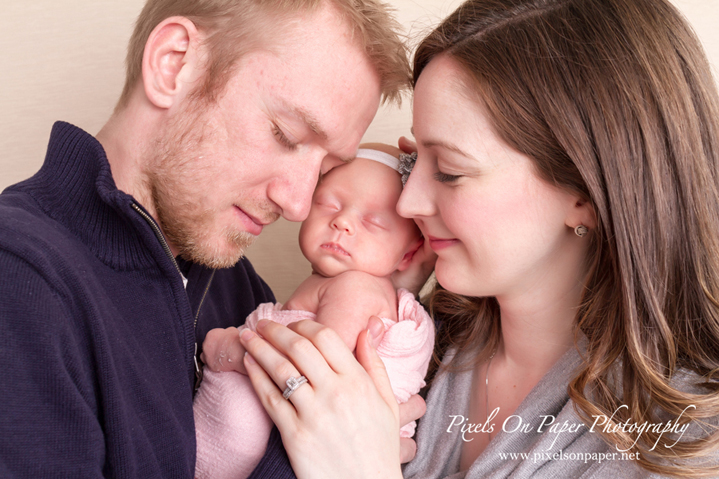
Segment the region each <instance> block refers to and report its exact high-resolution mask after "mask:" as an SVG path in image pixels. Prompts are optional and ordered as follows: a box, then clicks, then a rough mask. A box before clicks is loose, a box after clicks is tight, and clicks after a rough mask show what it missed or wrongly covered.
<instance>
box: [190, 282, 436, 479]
mask: <svg viewBox="0 0 719 479" xmlns="http://www.w3.org/2000/svg"><path fill="white" fill-rule="evenodd" d="M397 300H398V301H397V302H398V311H397V313H398V315H397V316H398V318H399V320H398V321H397V322H394V321H392V320H391V319H386V318H381V319H382V321H383V322H384V325H385V328H386V331H385V334H384V336H383V337H382V341H381V343H380V344H379V346H378V347H377V353H378V354H379V356H380V357H381V358H382V361H383V362H384V365H385V367H386V369H387V375H388V376H389V380H390V383H391V384H392V390H393V391H394V395H395V398H396V399H397V402H398V403H403V402H405V401H407V400H408V399H409V397H410V396H412V395H413V394H416V393H417V392H418V391H419V390H420V389H421V388H422V387H423V386H424V384H425V383H424V376H425V374H426V373H427V367H428V366H429V360H430V358H431V357H432V349H433V347H434V324H433V323H432V320H431V318H430V317H429V315H428V314H427V312H426V311H425V310H424V308H423V307H422V305H421V304H419V303H418V302H417V301H416V300H415V299H414V296H413V295H412V293H410V292H409V291H407V290H406V289H399V290H398V291H397ZM315 317H316V315H315V314H314V313H310V312H308V311H297V310H287V311H282V304H280V303H277V304H273V303H264V304H261V305H260V306H259V307H258V308H257V309H256V310H255V311H254V312H253V313H252V314H250V315H249V316H248V317H247V320H246V322H245V325H244V326H243V327H242V328H245V327H248V328H250V329H252V330H254V329H255V326H256V325H257V322H258V321H259V320H260V319H270V320H272V321H276V322H278V323H280V324H284V325H288V324H290V323H294V322H296V321H301V320H303V319H311V320H314V319H315ZM242 328H240V330H242ZM193 407H194V413H195V429H196V435H197V465H196V468H195V477H197V478H199V479H204V478H214V479H222V478H246V477H247V476H249V475H250V473H251V472H252V470H253V469H254V468H255V466H256V465H257V463H259V461H260V459H261V458H262V456H263V455H264V452H265V447H266V445H267V440H268V439H269V435H270V430H271V429H272V421H271V420H270V418H269V416H267V413H266V412H265V410H264V408H263V407H262V404H261V403H260V401H259V399H258V398H257V396H256V395H255V393H254V389H253V388H252V384H251V383H250V379H249V378H248V377H247V376H245V375H242V374H239V373H234V372H229V373H215V372H212V371H210V370H208V369H207V368H205V370H204V379H203V381H202V386H201V387H200V390H199V391H198V392H197V395H196V396H195V402H194V406H193ZM414 429H415V423H414V422H412V423H411V424H407V425H406V426H404V427H403V428H402V429H401V430H400V435H401V436H402V437H412V435H413V434H414Z"/></svg>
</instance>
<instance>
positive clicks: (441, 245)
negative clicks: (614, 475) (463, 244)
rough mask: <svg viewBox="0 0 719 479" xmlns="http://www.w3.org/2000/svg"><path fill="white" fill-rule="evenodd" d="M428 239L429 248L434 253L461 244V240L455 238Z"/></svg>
mask: <svg viewBox="0 0 719 479" xmlns="http://www.w3.org/2000/svg"><path fill="white" fill-rule="evenodd" d="M427 239H429V247H430V248H432V250H433V251H434V252H437V251H439V250H441V249H445V248H449V247H450V246H452V245H455V244H457V243H459V240H458V239H455V238H435V237H434V236H428V237H427Z"/></svg>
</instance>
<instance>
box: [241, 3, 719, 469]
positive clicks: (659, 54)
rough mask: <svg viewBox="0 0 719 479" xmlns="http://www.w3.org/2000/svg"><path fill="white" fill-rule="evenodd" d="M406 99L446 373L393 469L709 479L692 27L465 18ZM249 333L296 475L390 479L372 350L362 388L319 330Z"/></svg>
mask: <svg viewBox="0 0 719 479" xmlns="http://www.w3.org/2000/svg"><path fill="white" fill-rule="evenodd" d="M414 80H415V97H414V134H415V137H416V140H417V145H418V159H417V163H416V165H415V168H414V170H413V172H412V174H411V175H410V178H409V181H408V182H407V185H406V189H405V191H404V192H403V195H402V198H401V199H400V204H399V205H398V211H399V212H400V214H402V215H403V216H406V217H411V218H414V219H415V221H416V222H417V224H418V225H419V227H420V229H421V230H422V232H423V234H424V235H425V237H426V238H427V239H428V241H429V245H430V246H431V247H432V249H434V250H435V252H436V253H437V255H438V260H437V263H436V270H435V271H436V275H437V279H438V282H439V285H440V286H439V287H438V288H437V291H435V293H434V295H433V298H432V309H433V312H434V313H435V315H436V317H437V319H439V320H440V321H441V323H440V330H439V336H438V345H437V346H438V354H439V357H441V358H443V360H442V364H441V366H440V367H439V369H438V372H437V374H436V376H435V378H434V381H433V384H432V386H431V388H430V392H429V396H428V398H427V410H428V412H427V415H426V416H425V418H423V420H422V421H420V426H419V430H418V436H417V447H418V450H417V457H416V459H415V460H414V461H413V462H411V463H410V464H409V465H408V466H406V468H405V470H404V474H405V475H406V476H408V477H418V478H419V477H421V478H425V477H449V476H451V477H465V475H466V477H472V478H474V477H477V478H479V477H530V476H531V477H579V476H581V477H592V478H594V477H612V478H613V477H650V475H651V474H653V473H655V474H658V475H660V476H665V475H675V476H680V477H701V476H704V477H716V476H717V474H719V471H718V470H717V469H716V467H717V464H718V463H717V455H716V452H714V449H716V447H717V445H718V443H719V434H717V432H716V427H714V426H713V424H714V425H715V424H716V419H715V418H716V417H717V416H719V395H717V390H718V389H719V382H718V381H717V380H718V378H719V302H718V301H719V233H718V232H719V192H718V191H717V185H718V184H719V183H718V181H719V178H718V176H719V136H718V133H719V124H718V123H717V118H719V107H718V102H717V92H716V87H715V85H714V82H713V79H712V77H711V74H710V71H709V67H708V64H707V61H706V59H705V56H704V54H703V52H702V49H701V47H700V45H699V43H698V41H697V40H696V38H695V37H694V35H693V33H692V32H691V30H690V28H689V27H688V26H687V24H686V23H685V21H684V20H683V19H682V18H681V16H680V15H679V14H678V13H677V11H676V10H675V9H674V8H673V7H672V6H671V5H670V4H669V3H668V2H666V1H664V0H556V1H555V0H470V1H468V2H466V3H465V4H463V5H462V6H461V7H460V8H459V9H458V10H457V11H456V12H454V13H453V14H452V15H450V17H448V18H447V19H446V20H445V21H444V22H443V23H442V24H441V25H440V26H439V27H438V28H436V29H435V30H434V31H433V32H432V33H431V34H430V35H429V36H428V37H427V38H426V39H425V40H424V41H423V42H422V44H421V45H420V47H419V49H418V51H417V54H416V57H415V70H414ZM258 331H259V332H260V333H261V334H262V336H263V337H264V340H263V339H262V338H260V337H258V336H256V335H255V336H251V335H247V336H243V337H242V339H241V341H242V343H243V345H244V346H245V347H246V348H247V350H248V351H249V353H250V355H247V357H246V360H245V361H246V365H247V367H248V371H249V373H250V376H251V378H252V380H253V384H254V386H255V388H256V390H257V391H258V394H259V395H260V397H261V398H263V401H264V405H265V407H266V408H267V409H268V412H269V414H270V416H271V417H272V418H273V420H274V421H275V423H276V424H277V425H278V427H279V429H280V431H281V433H282V436H283V441H284V443H285V445H286V448H287V451H288V454H289V456H290V460H291V462H292V464H293V467H294V468H295V471H296V473H297V475H298V477H400V476H401V474H400V471H399V464H398V461H397V457H398V455H399V445H398V444H397V440H396V437H397V428H398V424H399V422H400V421H399V417H398V413H397V410H396V408H395V407H394V406H393V404H392V401H391V395H388V393H387V391H388V386H387V384H386V378H382V369H381V367H380V366H378V363H377V359H376V355H375V354H374V351H373V350H372V348H371V342H370V341H369V338H368V337H367V336H369V331H368V333H367V334H366V335H365V336H366V337H364V338H363V340H362V341H360V343H358V349H357V359H358V360H359V362H360V364H361V365H362V366H364V367H365V369H367V371H368V373H369V374H367V373H365V371H364V370H363V369H362V367H360V365H358V364H357V362H356V361H354V358H352V357H351V355H350V354H349V353H348V351H347V350H346V348H343V347H342V345H341V343H340V341H339V340H338V339H337V338H336V337H334V336H333V335H332V334H331V333H330V332H329V331H327V330H324V329H322V328H321V327H319V326H318V325H316V324H299V325H297V326H296V327H294V328H293V330H288V329H286V328H282V327H279V326H276V325H271V324H263V326H262V327H260V328H258ZM303 336H304V338H307V339H309V341H306V340H305V339H304V338H303ZM269 344H271V345H272V346H274V348H276V349H277V350H279V351H280V352H281V353H282V355H280V354H278V353H277V352H276V351H275V350H274V349H273V348H270V347H269ZM283 355H284V356H283ZM285 356H286V357H287V358H289V360H290V361H288V360H287V359H285ZM255 360H256V361H255ZM258 362H259V364H261V365H262V367H259V366H258V364H257V363H258ZM263 368H264V369H263ZM265 370H266V371H268V372H269V376H268V374H267V373H265V372H264V371H265ZM300 374H303V375H305V376H307V378H309V387H301V388H299V389H297V390H296V391H295V392H294V393H293V394H292V396H291V399H290V401H289V402H288V401H284V400H283V399H282V398H281V396H280V393H281V389H282V388H284V381H285V380H286V379H287V378H288V377H290V376H299V375H300ZM374 384H376V385H377V387H376V388H375V387H374ZM687 422H691V423H692V424H691V427H684V425H685V424H686V423H687ZM703 423H706V424H705V425H704V427H700V426H701V425H702V424H703ZM641 425H644V427H640V426H641ZM552 426H554V427H552ZM669 426H673V429H670V428H669ZM698 438H699V439H700V440H697V439H698ZM622 451H623V452H625V453H626V454H627V456H622V455H621V452H622ZM522 453H523V454H524V456H522ZM615 453H617V454H619V455H618V456H612V454H615ZM511 454H514V456H512V455H511ZM455 474H457V475H455Z"/></svg>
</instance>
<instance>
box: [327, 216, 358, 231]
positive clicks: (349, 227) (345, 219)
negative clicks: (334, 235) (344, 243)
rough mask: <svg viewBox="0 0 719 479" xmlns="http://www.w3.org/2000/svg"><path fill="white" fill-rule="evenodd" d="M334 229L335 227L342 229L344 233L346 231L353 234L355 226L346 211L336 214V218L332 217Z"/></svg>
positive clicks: (338, 229)
mask: <svg viewBox="0 0 719 479" xmlns="http://www.w3.org/2000/svg"><path fill="white" fill-rule="evenodd" d="M331 224H332V229H335V230H337V231H340V232H342V233H346V234H348V235H353V234H354V231H355V228H354V225H353V224H352V220H351V219H350V218H349V216H348V215H347V214H346V213H345V212H341V213H339V214H338V215H336V216H335V217H334V218H332V223H331Z"/></svg>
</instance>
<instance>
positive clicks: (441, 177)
mask: <svg viewBox="0 0 719 479" xmlns="http://www.w3.org/2000/svg"><path fill="white" fill-rule="evenodd" d="M461 177H462V175H448V174H447V173H442V172H441V171H438V172H437V173H435V174H434V179H435V180H436V181H439V182H440V183H452V182H454V181H457V180H458V179H460V178H461Z"/></svg>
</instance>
